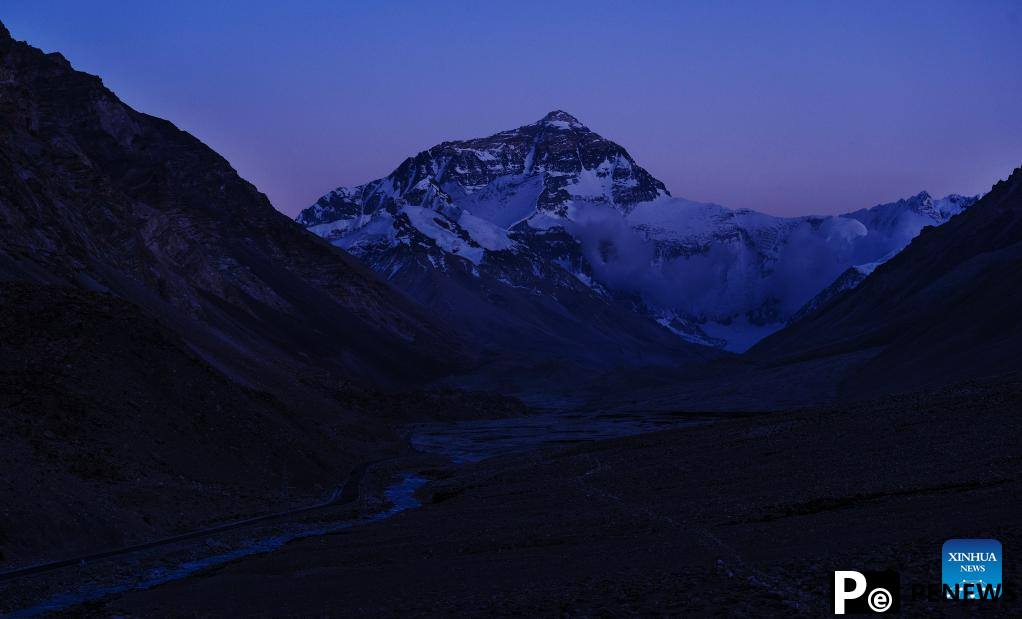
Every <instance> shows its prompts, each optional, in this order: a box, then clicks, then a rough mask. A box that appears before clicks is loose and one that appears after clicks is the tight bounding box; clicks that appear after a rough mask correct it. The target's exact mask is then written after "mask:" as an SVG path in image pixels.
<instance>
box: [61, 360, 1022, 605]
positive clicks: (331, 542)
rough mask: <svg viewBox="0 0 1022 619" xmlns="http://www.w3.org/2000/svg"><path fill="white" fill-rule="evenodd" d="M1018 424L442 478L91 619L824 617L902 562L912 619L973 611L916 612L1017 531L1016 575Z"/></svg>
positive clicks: (1008, 546)
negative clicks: (859, 584)
mask: <svg viewBox="0 0 1022 619" xmlns="http://www.w3.org/2000/svg"><path fill="white" fill-rule="evenodd" d="M1019 410H1022V381H1019V380H1018V379H1010V380H1002V381H998V382H996V383H970V384H967V385H962V386H958V387H955V388H949V389H946V390H943V391H941V392H939V393H934V394H930V395H925V396H905V397H897V398H888V399H885V400H882V401H876V402H871V403H864V404H859V405H853V406H846V407H841V408H830V409H812V410H801V411H794V412H787V413H777V414H770V415H761V416H755V417H744V418H736V419H733V420H728V421H722V422H720V423H716V424H713V425H708V426H703V427H697V428H691V429H684V430H677V431H668V432H661V433H656V434H649V435H644V436H639V437H633V438H627V439H619V440H612V441H603V442H596V443H587V444H583V445H577V446H573V447H566V448H554V449H544V450H540V451H535V452H531V453H528V454H524V455H518V456H506V457H501V458H495V459H492V460H489V461H485V462H482V463H479V464H476V465H469V466H464V467H460V468H457V469H453V470H447V471H444V470H432V471H423V473H426V474H432V475H434V476H435V477H438V478H440V479H438V481H436V482H435V483H433V484H430V485H428V486H426V487H425V488H424V489H423V490H422V491H421V492H422V493H423V499H424V500H425V501H426V503H427V504H426V505H425V506H424V507H422V508H420V509H417V510H412V511H408V512H405V513H403V514H400V515H398V516H396V517H394V518H392V519H390V520H387V521H384V522H380V523H378V524H375V525H371V526H367V527H362V528H360V529H357V530H356V529H353V530H351V531H349V532H345V533H341V534H336V535H331V536H326V537H320V538H314V539H306V540H303V541H300V542H297V543H293V544H291V545H289V546H287V547H285V548H283V549H281V550H279V551H277V552H274V553H271V554H268V555H264V556H260V557H256V558H251V559H247V560H243V561H239V562H236V563H234V564H230V565H227V566H224V567H221V568H218V569H215V570H211V571H209V572H207V573H204V574H202V575H201V576H199V577H194V578H190V579H187V580H183V581H178V582H175V583H171V584H168V585H166V586H162V587H158V588H156V589H153V590H150V591H144V592H136V593H131V594H127V595H124V596H122V597H119V598H115V599H111V600H109V601H108V602H107V603H105V604H104V605H102V606H100V607H92V608H91V609H81V608H79V609H75V611H74V612H75V614H78V613H80V612H82V611H83V610H91V612H94V613H96V614H97V615H102V616H107V615H110V614H120V615H126V616H228V615H230V616H282V615H283V616H307V615H317V616H322V615H328V616H417V615H425V614H429V615H448V616H491V615H511V614H519V615H523V616H551V615H558V616H564V615H568V616H576V615H578V616H631V615H665V616H674V615H687V616H715V615H719V616H747V617H762V616H772V615H784V616H790V615H792V614H802V615H807V616H821V615H825V614H829V609H828V604H829V602H828V586H829V579H830V578H831V574H830V572H831V570H835V569H853V570H885V569H891V570H897V571H899V572H900V574H901V586H902V591H901V594H902V613H907V614H909V616H913V615H922V614H926V615H929V614H941V613H950V614H954V613H955V612H960V611H961V610H962V609H961V608H960V607H954V606H952V604H950V603H943V602H936V603H930V602H925V601H919V602H915V603H913V602H912V601H911V584H912V583H939V582H940V568H941V546H942V544H943V543H944V541H945V540H947V539H950V538H995V539H998V540H999V541H1000V542H1001V543H1002V544H1003V547H1004V549H1005V551H1006V552H1005V555H1004V558H1005V561H1006V562H1005V563H1004V564H1003V565H1002V568H1003V570H1004V574H1005V580H1006V581H1009V582H1017V576H1018V573H1019V572H1018V568H1019V559H1018V557H1019V549H1020V548H1022V535H1020V532H1019V530H1018V527H1017V525H1018V514H1019V513H1020V512H1022V498H1020V497H1022V457H1020V450H1019V447H1018V444H1017V437H1018V435H1019V425H1020V420H1019V418H1018V415H1017V411H1019ZM990 604H1000V605H1001V606H998V607H996V608H989V609H986V610H990V611H995V612H990V613H988V612H984V613H983V614H984V615H989V616H993V615H995V614H1002V613H1009V612H1010V613H1019V612H1020V609H1022V600H1016V601H1015V602H1014V603H1011V604H1009V603H1007V602H1003V601H1002V602H997V603H990Z"/></svg>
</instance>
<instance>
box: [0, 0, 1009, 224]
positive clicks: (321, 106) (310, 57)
mask: <svg viewBox="0 0 1022 619" xmlns="http://www.w3.org/2000/svg"><path fill="white" fill-rule="evenodd" d="M764 5H765V3H761V2H750V3H743V2H713V3H710V2H705V3H704V2H699V3H696V2H692V3H678V2H641V3H640V2H635V3H632V2H620V1H615V2H597V1H593V0H588V1H585V2H560V1H559V2H549V1H546V2H529V1H519V2H514V3H499V2H488V3H476V2H442V1H433V2H407V3H387V2H378V3H365V2H357V3H356V2H349V3H343V2H336V1H327V0H306V1H303V2H291V3H283V2H268V1H267V2H262V1H256V0H249V1H246V2H241V1H226V0H225V1H217V2H209V1H208V0H203V1H201V2H200V1H191V0H179V1H175V2H165V1H160V2H156V1H144V2H140V1H137V0H136V1H132V2H126V1H125V2H113V1H110V2H80V1H77V0H75V1H70V0H68V1H60V0H55V1H49V2H39V1H38V0H4V2H3V5H2V6H0V20H3V21H4V22H5V23H6V24H7V26H8V28H9V29H10V30H11V32H12V34H13V35H14V37H15V38H18V39H25V40H28V41H29V42H31V43H32V44H34V45H36V46H38V47H41V48H43V49H44V50H46V51H55V50H58V51H61V52H63V53H64V55H66V56H67V57H68V58H69V59H70V60H71V61H72V63H73V64H74V65H75V66H76V67H77V68H79V69H82V70H85V71H88V72H90V73H96V74H99V75H101V76H102V77H103V78H104V80H105V82H106V84H107V85H108V86H109V87H110V88H112V89H113V90H114V91H115V92H117V93H118V95H120V96H121V97H122V98H123V99H124V100H125V101H127V102H128V103H129V104H131V105H133V106H134V107H136V108H137V109H139V110H142V111H145V112H148V113H150V114H154V115H157V116H162V117H165V118H168V119H170V120H172V121H173V122H175V123H176V124H177V125H178V126H179V127H181V128H183V129H186V130H188V131H190V132H191V133H193V134H195V135H196V136H197V137H199V138H200V139H202V140H203V141H204V142H206V143H207V144H209V145H210V146H212V147H213V148H215V149H216V150H218V151H219V152H220V153H222V154H223V155H224V156H226V157H227V158H228V159H229V160H230V161H231V162H232V163H233V164H234V166H235V167H236V168H237V169H238V170H239V171H240V172H241V174H242V175H243V176H245V177H246V178H248V179H249V180H251V181H252V182H254V183H255V184H256V185H257V186H259V188H260V189H262V190H263V191H265V192H266V193H267V194H268V195H269V196H270V198H271V199H272V200H273V202H274V204H275V205H276V206H277V208H279V209H280V210H282V211H284V212H285V213H288V214H291V215H294V214H295V213H297V212H298V210H300V209H301V208H303V207H304V206H307V205H308V204H310V203H312V202H313V201H315V199H316V198H317V197H318V196H319V195H321V194H323V193H324V192H326V191H328V190H330V189H333V188H334V187H336V186H337V185H354V184H360V183H364V182H366V181H369V180H372V179H375V178H378V177H380V176H384V175H386V174H388V173H389V172H391V171H392V170H393V169H394V168H395V167H396V166H397V165H398V164H399V163H400V162H401V161H402V160H403V159H404V158H405V157H407V156H410V155H412V154H414V153H416V152H418V151H420V150H423V149H425V148H428V147H429V146H432V145H433V144H436V143H438V142H441V141H444V140H449V139H458V138H468V137H478V136H483V135H489V134H491V133H495V132H497V131H500V130H503V129H509V128H513V127H517V126H519V125H522V124H526V123H529V122H533V121H535V120H537V119H539V118H540V117H542V116H543V115H544V114H545V113H546V112H548V111H550V110H552V109H557V108H561V109H564V110H567V111H569V112H571V113H572V114H574V115H575V116H577V117H578V118H579V119H580V120H581V121H582V122H583V123H585V124H587V125H588V126H589V127H590V128H592V129H593V130H595V131H597V132H599V133H601V134H602V135H604V136H605V137H607V138H610V139H613V140H615V141H617V142H619V143H620V144H622V145H623V146H624V147H625V148H627V149H628V150H629V151H630V152H631V153H632V156H633V157H635V159H636V160H637V161H638V162H639V163H640V164H641V165H642V166H644V167H646V168H647V169H648V170H649V171H650V172H651V173H652V174H653V175H654V176H656V177H657V178H659V179H661V180H663V181H664V182H665V183H666V184H667V187H668V188H669V189H670V190H671V192H672V193H673V194H674V195H677V196H682V197H686V198H690V199H694V200H705V201H713V202H718V203H720V204H724V205H725V206H730V207H746V208H754V209H758V210H763V211H767V212H770V213H776V214H783V215H794V214H804V213H834V212H841V211H847V210H852V209H856V208H860V207H863V206H869V205H872V204H875V203H878V202H884V201H890V200H893V199H896V198H898V197H902V196H906V195H910V194H914V193H916V192H918V191H920V190H922V189H927V190H929V191H930V192H931V193H933V194H939V195H943V194H945V193H949V192H959V193H976V192H980V191H985V190H987V189H989V187H990V185H991V184H993V183H994V182H995V181H996V180H998V179H999V178H1003V177H1005V176H1006V175H1007V174H1008V173H1009V172H1010V171H1011V170H1012V169H1013V168H1014V167H1016V166H1018V165H1022V4H1020V3H1018V2H1014V1H1011V0H1006V1H993V0H990V1H981V2H966V1H962V2H942V1H937V0H929V1H926V2H908V1H903V2H886V1H885V2H854V3H852V2H817V1H813V2H805V3H800V2H783V3H777V5H776V6H774V7H772V8H769V9H768V8H764Z"/></svg>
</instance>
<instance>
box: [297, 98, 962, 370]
mask: <svg viewBox="0 0 1022 619" xmlns="http://www.w3.org/2000/svg"><path fill="white" fill-rule="evenodd" d="M974 201H975V198H967V197H962V196H954V195H952V196H948V197H946V198H943V199H940V200H934V199H933V198H932V197H930V196H929V195H928V194H926V193H925V192H924V193H920V194H919V195H917V196H913V197H912V198H910V199H907V200H901V201H899V202H896V203H891V204H886V205H880V206H877V207H874V208H871V209H863V210H861V211H857V212H854V213H849V214H847V215H843V216H839V217H798V218H780V217H772V216H769V215H765V214H762V213H757V212H755V211H750V210H731V209H727V208H724V207H721V206H718V205H715V204H703V203H696V202H691V201H688V200H684V199H681V198H674V197H672V196H671V195H670V193H669V192H668V191H667V188H666V187H665V186H664V184H663V183H661V182H660V181H658V180H656V179H655V178H653V177H652V176H651V175H650V174H649V173H648V172H647V171H646V170H644V169H643V168H642V167H640V166H639V165H638V164H637V163H636V162H635V161H634V159H632V157H631V156H630V155H629V154H628V152H627V151H626V150H625V149H624V148H622V147H621V146H619V145H617V144H615V143H614V142H611V141H609V140H606V139H605V138H603V137H601V136H600V135H598V134H596V133H595V132H593V131H591V130H590V129H588V128H587V127H585V126H584V125H583V124H582V123H580V122H579V121H578V120H577V119H576V118H574V117H573V116H571V115H570V114H567V113H565V112H563V111H554V112H551V113H550V114H548V115H547V116H545V117H544V118H543V119H541V120H540V121H538V122H536V123H533V124H530V125H525V126H523V127H519V128H518V129H513V130H509V131H504V132H501V133H498V134H496V135H493V136H490V137H486V138H480V139H474V140H465V141H458V142H445V143H443V144H440V145H437V146H435V147H433V148H431V149H429V150H427V151H423V152H421V153H419V154H418V155H416V156H414V157H411V158H409V159H407V160H405V161H404V162H403V163H402V164H401V165H400V166H399V167H398V168H397V169H396V170H395V171H394V172H393V173H392V174H390V175H389V176H387V177H385V178H382V179H379V180H376V181H373V182H371V183H368V184H366V185H362V186H359V187H352V188H345V187H342V188H338V189H336V190H334V191H332V192H330V193H329V194H327V195H325V196H323V197H322V198H321V199H320V200H319V201H318V202H317V203H316V204H315V205H313V206H311V207H309V208H308V209H306V210H305V211H303V212H302V213H301V214H300V215H299V216H298V222H299V223H301V224H303V225H305V226H307V227H308V228H309V229H310V230H312V231H313V232H315V233H316V234H319V235H320V236H323V237H324V238H326V239H328V240H330V241H331V242H333V243H334V244H336V245H338V246H340V247H343V248H345V249H347V250H348V251H350V252H352V253H353V254H355V255H357V256H359V257H361V258H362V259H363V260H365V261H366V262H367V263H368V264H369V265H370V266H372V267H373V268H374V269H376V270H377V271H379V272H381V273H383V274H385V275H386V276H387V277H388V278H390V279H391V280H392V281H394V282H396V283H398V285H399V286H400V287H401V288H403V289H405V290H412V291H414V290H417V289H418V288H420V287H421V286H422V284H421V281H422V279H424V278H426V279H431V278H435V277H436V275H435V273H437V272H439V273H450V272H458V273H466V274H469V275H471V276H472V278H474V280H473V279H465V282H466V284H465V285H464V286H463V288H464V287H472V286H477V287H486V288H487V289H488V290H491V291H493V290H502V289H503V290H506V289H508V288H518V289H521V290H527V291H531V292H532V293H533V294H534V295H536V296H538V295H541V294H542V295H546V296H550V295H552V294H554V291H557V294H562V292H561V291H571V293H572V294H576V295H577V294H587V295H588V296H590V297H596V298H597V299H605V300H612V301H614V302H615V303H617V304H619V305H623V306H624V307H626V308H628V309H629V310H630V311H631V312H632V313H635V314H638V315H639V316H642V317H645V318H646V319H647V320H648V319H652V320H653V321H655V322H657V323H659V324H660V325H661V326H662V327H664V328H666V329H667V330H668V331H671V332H673V333H674V334H675V335H677V336H680V338H681V339H684V340H686V341H689V342H692V343H697V344H703V345H711V346H722V347H726V348H728V349H730V350H736V351H740V350H744V349H745V348H747V347H748V346H750V345H751V344H752V343H754V342H755V341H756V340H757V339H759V338H761V337H762V336H764V335H766V334H767V333H770V332H772V331H774V330H776V329H778V328H780V327H781V326H783V325H784V324H785V323H786V322H787V321H788V320H789V319H790V318H791V316H793V315H794V314H795V313H796V312H797V311H798V310H799V309H800V308H801V307H802V306H803V305H804V304H805V303H806V302H807V301H809V300H810V299H812V297H813V296H814V295H816V294H817V293H819V292H820V291H821V290H823V289H824V288H826V287H827V286H828V285H830V284H831V283H832V282H833V281H834V280H835V279H836V278H837V277H839V276H840V275H841V274H842V272H844V271H845V270H846V269H848V268H851V267H853V266H854V265H859V264H865V263H871V262H876V261H878V260H881V259H883V258H884V257H887V256H889V255H892V254H893V253H896V252H897V251H898V250H900V249H901V248H902V247H904V246H905V244H907V243H908V242H909V240H911V238H912V237H913V236H915V235H916V234H917V233H918V232H919V230H921V229H922V228H923V227H924V226H926V225H939V224H942V223H944V222H945V221H947V220H948V219H949V218H950V217H952V216H953V215H955V214H957V213H959V212H961V211H962V210H964V209H965V208H967V207H968V206H969V205H970V204H971V203H972V202H974ZM426 272H429V273H426ZM441 295H443V293H441ZM412 296H416V295H415V294H413V295H412ZM417 298H419V300H420V301H422V300H423V299H422V298H421V296H419V297H417ZM593 303H595V301H594V300H591V301H589V304H590V305H592V304H593ZM431 307H434V305H431ZM565 309H568V311H571V310H570V309H569V308H565ZM633 324H634V321H633ZM522 335H523V336H524V338H525V339H531V340H535V339H536V336H535V334H534V333H533V334H529V333H527V332H524V331H523V332H522ZM517 339H519V340H521V339H523V337H518V338H517Z"/></svg>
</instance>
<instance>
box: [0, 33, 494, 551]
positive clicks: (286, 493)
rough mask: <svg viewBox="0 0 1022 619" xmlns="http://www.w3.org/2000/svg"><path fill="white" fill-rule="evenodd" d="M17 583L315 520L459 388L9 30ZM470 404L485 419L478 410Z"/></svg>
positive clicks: (392, 304) (327, 272)
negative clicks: (166, 542) (62, 567)
mask: <svg viewBox="0 0 1022 619" xmlns="http://www.w3.org/2000/svg"><path fill="white" fill-rule="evenodd" d="M0 333H2V334H3V335H2V336H0V459H2V465H3V467H4V470H5V471H7V472H8V473H9V474H7V475H5V476H4V479H3V480H2V481H0V504H3V505H4V506H5V508H4V510H3V514H0V565H2V566H3V567H8V566H10V565H14V564H24V563H30V562H33V561H38V560H41V559H54V558H63V557H64V556H65V555H67V554H70V553H74V552H85V551H96V550H105V549H109V548H110V547H111V546H118V545H121V544H127V543H132V542H139V541H142V540H146V539H150V538H151V537H154V536H159V535H162V534H166V533H168V532H170V531H180V530H182V529H188V528H191V527H194V526H196V525H198V524H202V523H208V522H210V521H216V520H223V519H225V518H234V517H238V516H242V515H250V514H252V513H253V512H260V511H265V510H267V509H271V508H277V507H280V506H283V505H287V504H289V503H305V502H308V501H311V500H318V499H319V498H320V497H321V496H322V493H324V492H325V491H328V490H330V489H332V488H334V487H336V485H337V484H338V483H341V482H342V481H343V479H344V478H345V477H346V475H347V473H348V471H349V470H350V469H351V468H352V467H354V466H356V465H357V464H358V463H360V462H364V461H366V460H370V459H376V458H379V457H381V456H382V455H385V454H387V453H394V452H396V451H398V450H400V449H402V443H401V442H400V438H399V437H398V436H397V434H396V432H394V431H393V428H391V427H390V426H391V425H392V424H393V423H395V422H396V421H397V420H399V419H407V418H416V417H418V418H431V417H436V416H444V415H447V416H457V415H459V414H462V413H463V412H465V411H466V410H469V409H471V411H472V414H490V413H495V414H501V413H502V412H504V411H499V410H497V411H495V410H493V409H494V408H497V409H499V408H500V407H501V404H500V403H499V402H498V403H497V404H496V406H490V404H488V402H489V401H484V402H482V403H480V402H474V403H471V404H467V403H462V402H460V401H459V398H458V397H456V396H453V395H451V394H433V395H424V394H421V393H405V392H400V391H398V392H391V393H385V392H381V391H379V390H378V389H379V388H378V387H377V386H374V384H376V383H382V384H385V385H388V386H391V387H393V386H395V385H401V386H414V385H419V384H422V383H425V382H428V381H430V380H432V379H434V378H435V377H437V376H442V375H444V374H445V373H447V372H449V371H455V370H461V369H462V368H464V367H465V366H466V364H467V359H468V355H466V354H464V352H463V349H462V348H461V346H460V345H459V344H458V343H457V342H456V340H455V339H454V338H453V336H452V335H451V334H450V333H449V332H447V331H446V330H445V329H444V328H442V327H440V326H438V325H437V324H436V323H435V322H434V321H433V320H431V319H429V318H428V317H425V316H424V315H423V314H422V313H421V312H420V311H419V309H418V308H417V307H416V306H415V305H414V304H413V303H411V302H410V301H408V300H407V299H406V298H405V297H404V296H403V295H401V294H400V293H398V292H396V291H395V290H393V289H392V288H391V287H390V286H388V285H387V284H386V283H384V282H383V281H381V280H380V279H379V278H378V277H377V276H376V275H375V274H374V273H372V272H371V271H369V270H368V269H365V268H364V267H363V266H361V265H359V264H358V263H357V262H356V261H355V260H353V259H351V258H350V256H348V255H346V254H345V253H344V252H343V251H341V250H338V249H337V248H335V247H332V246H330V245H329V244H328V243H326V242H324V241H322V240H321V239H319V238H318V237H316V236H315V235H312V234H309V233H308V232H306V231H305V230H304V229H302V228H301V227H300V226H298V225H296V224H294V222H292V221H290V220H289V219H288V218H286V217H284V216H282V215H280V214H279V213H278V212H276V211H275V210H274V209H273V207H272V206H271V205H270V203H269V202H268V201H267V199H266V198H265V197H264V196H263V195H262V194H261V193H259V192H258V191H257V190H256V189H255V188H254V187H253V186H252V185H250V184H249V183H247V182H245V181H244V180H243V179H241V178H240V177H238V175H237V174H236V173H235V171H234V170H233V169H232V168H231V167H230V165H229V164H228V163H227V162H226V161H225V160H224V159H223V158H221V157H220V156H219V155H217V154H216V153H214V152H213V151H211V150H210V149H209V148H207V147H206V146H204V145H203V144H202V143H200V142H199V141H198V140H196V139H195V138H194V137H192V136H190V135H188V134H187V133H185V132H183V131H180V130H178V129H177V128H175V127H174V126H173V125H172V124H170V123H169V122H167V121H164V120H160V119H158V118H153V117H151V116H147V115H145V114H142V113H140V112H136V111H135V110H132V109H131V108H129V107H128V106H126V105H124V104H123V103H122V102H120V101H119V100H118V99H117V97H116V96H115V95H114V94H113V93H112V92H110V91H109V90H108V89H107V88H105V87H104V86H103V84H102V82H101V81H100V80H99V78H97V77H94V76H91V75H86V74H84V73H80V72H78V71H75V70H74V69H73V68H72V67H71V65H70V64H69V62H68V61H67V60H66V59H64V58H63V57H62V56H60V55H59V54H44V53H43V52H41V51H40V50H38V49H35V48H33V47H30V46H29V45H27V44H25V43H21V42H17V41H14V40H13V39H12V38H11V37H10V35H9V33H8V31H7V30H6V28H4V27H3V26H2V25H0ZM465 399H469V398H468V396H465Z"/></svg>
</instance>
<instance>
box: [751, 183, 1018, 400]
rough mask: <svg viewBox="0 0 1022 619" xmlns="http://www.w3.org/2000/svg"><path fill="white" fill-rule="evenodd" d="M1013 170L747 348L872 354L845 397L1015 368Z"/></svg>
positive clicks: (798, 354)
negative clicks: (854, 282)
mask: <svg viewBox="0 0 1022 619" xmlns="http://www.w3.org/2000/svg"><path fill="white" fill-rule="evenodd" d="M1020 291H1022V168H1018V169H1016V170H1015V171H1014V172H1013V173H1012V174H1011V176H1010V177H1009V178H1008V179H1006V180H1003V181H1000V182H998V183H997V184H996V185H994V186H993V188H992V189H991V190H990V192H989V193H988V194H986V195H985V196H984V197H983V198H982V199H981V200H980V201H979V202H977V203H976V204H975V205H973V206H972V207H970V208H969V209H968V210H966V211H965V212H963V213H961V214H959V215H956V216H954V217H952V218H951V219H950V221H948V222H947V223H946V224H944V225H942V226H939V227H930V228H925V229H924V230H923V232H922V233H921V234H920V235H919V236H918V237H916V238H915V240H913V241H912V243H910V244H909V246H908V247H906V248H905V249H904V250H903V251H902V252H901V253H899V254H898V255H897V256H895V257H894V258H892V259H891V260H890V261H888V262H886V263H884V264H882V265H880V266H879V267H877V268H876V269H875V270H874V271H873V272H872V273H871V274H870V275H869V276H868V277H866V278H865V280H864V281H862V283H860V284H859V285H858V286H857V287H855V288H854V289H852V290H848V291H845V292H843V293H840V294H838V295H836V296H835V297H834V298H832V299H831V300H829V301H828V302H826V303H824V304H822V305H821V306H820V307H818V308H817V309H816V310H815V311H812V312H809V313H808V314H807V315H805V316H804V317H802V318H801V319H800V320H797V321H795V322H793V323H792V324H791V325H790V326H789V327H787V328H786V329H784V330H782V331H780V332H778V333H776V334H775V335H773V336H770V337H768V338H767V339H765V340H764V341H762V342H761V343H759V344H758V345H757V346H756V347H754V348H753V349H752V351H750V357H752V358H754V359H760V360H762V359H772V360H773V361H774V362H796V361H803V360H809V359H822V358H827V357H833V356H837V355H842V354H848V353H855V352H867V351H873V353H874V355H873V356H872V357H871V358H870V359H869V361H867V362H866V363H865V364H863V365H862V366H861V367H859V368H857V369H855V370H854V371H852V372H851V373H850V374H849V375H848V376H847V377H846V378H845V379H844V381H843V383H842V388H841V391H842V393H844V394H845V395H858V394H861V393H877V392H880V393H882V392H890V391H908V390H914V389H922V388H928V387H932V386H935V385H939V384H946V383H949V382H955V381H958V380H963V379H968V378H974V377H980V376H987V375H998V374H1006V373H1010V372H1013V371H1018V370H1019V369H1022V357H1020V356H1019V354H1018V351H1019V350H1020V349H1022V348H1020V347H1022V320H1019V316H1020V315H1022V292H1020Z"/></svg>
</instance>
